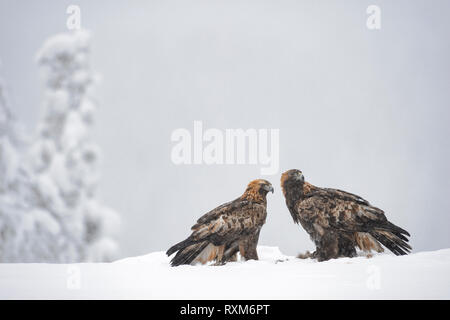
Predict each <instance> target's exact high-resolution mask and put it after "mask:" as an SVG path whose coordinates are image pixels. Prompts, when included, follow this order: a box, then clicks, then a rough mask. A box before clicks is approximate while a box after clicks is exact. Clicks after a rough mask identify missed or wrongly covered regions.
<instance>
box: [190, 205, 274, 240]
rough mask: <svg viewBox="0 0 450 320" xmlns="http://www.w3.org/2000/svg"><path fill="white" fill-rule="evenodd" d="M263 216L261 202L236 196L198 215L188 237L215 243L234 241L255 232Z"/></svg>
mask: <svg viewBox="0 0 450 320" xmlns="http://www.w3.org/2000/svg"><path fill="white" fill-rule="evenodd" d="M265 218H266V207H265V206H264V205H263V204H261V203H256V202H251V201H247V200H242V199H239V198H238V199H236V200H234V201H231V202H228V203H225V204H223V205H221V206H219V207H217V208H216V209H214V210H211V211H210V212H208V213H206V214H205V215H203V216H202V217H200V218H199V219H198V220H197V223H196V224H195V225H194V226H192V228H191V229H192V234H191V236H190V238H191V239H192V240H193V241H201V240H209V241H211V242H213V243H217V244H221V243H224V242H230V241H234V240H236V239H238V238H241V237H245V236H248V235H251V234H253V233H254V232H256V231H257V230H258V229H259V228H261V226H262V225H263V224H264V222H265Z"/></svg>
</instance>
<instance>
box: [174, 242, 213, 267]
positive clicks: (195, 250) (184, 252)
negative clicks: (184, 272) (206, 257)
mask: <svg viewBox="0 0 450 320" xmlns="http://www.w3.org/2000/svg"><path fill="white" fill-rule="evenodd" d="M208 244H209V243H208V242H207V241H203V242H200V243H194V244H191V245H188V246H186V247H184V248H183V249H181V250H179V251H178V252H177V254H176V255H175V257H173V259H172V260H171V261H170V264H171V265H172V267H176V266H180V265H183V264H191V263H192V262H193V261H194V260H195V258H197V256H198V255H199V254H200V253H202V251H203V250H204V249H205V248H206V247H207V246H208Z"/></svg>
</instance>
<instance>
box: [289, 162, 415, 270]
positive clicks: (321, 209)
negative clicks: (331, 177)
mask: <svg viewBox="0 0 450 320" xmlns="http://www.w3.org/2000/svg"><path fill="white" fill-rule="evenodd" d="M281 188H282V190H283V193H284V197H285V198H286V205H287V207H288V209H289V212H290V213H291V216H292V218H293V219H294V222H295V223H300V224H301V225H302V227H303V228H304V229H305V230H306V232H308V234H309V236H310V237H311V240H312V241H313V242H314V244H315V245H316V251H315V252H314V253H312V254H309V253H307V254H306V255H301V256H299V257H301V258H305V257H312V258H317V260H318V261H324V260H328V259H333V258H338V257H353V256H355V255H356V249H355V248H356V247H358V248H360V249H361V250H363V251H365V252H370V251H371V250H375V251H377V252H382V251H383V247H382V246H381V245H380V243H381V244H382V245H384V246H385V247H386V248H388V249H389V250H390V251H392V252H393V253H394V254H396V255H405V254H407V253H409V252H410V250H411V246H410V245H409V244H408V243H407V242H408V238H407V237H406V236H410V235H409V233H408V232H407V231H406V230H404V229H402V228H400V227H398V226H396V225H394V224H393V223H391V222H389V221H388V220H387V219H386V216H385V215H384V212H383V210H381V209H378V208H376V207H373V206H372V205H370V203H369V202H368V201H366V200H364V199H363V198H361V197H359V196H357V195H354V194H351V193H348V192H345V191H342V190H337V189H330V188H319V187H316V186H313V185H312V184H310V183H308V182H305V178H304V176H303V174H302V172H301V171H300V170H296V169H292V170H288V171H286V172H285V173H283V174H282V176H281Z"/></svg>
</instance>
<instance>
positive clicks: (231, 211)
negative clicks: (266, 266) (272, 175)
mask: <svg viewBox="0 0 450 320" xmlns="http://www.w3.org/2000/svg"><path fill="white" fill-rule="evenodd" d="M269 191H271V192H273V187H272V185H271V183H270V182H269V181H267V180H262V179H258V180H254V181H251V182H250V183H249V184H248V186H247V188H246V190H245V192H244V194H243V195H242V196H240V197H239V198H237V199H236V200H233V201H231V202H227V203H225V204H223V205H221V206H219V207H217V208H215V209H213V210H211V211H210V212H208V213H206V214H205V215H203V216H202V217H200V218H199V219H198V220H197V223H196V224H195V225H194V226H192V228H191V230H192V233H191V235H190V236H189V237H188V238H187V239H185V240H183V241H181V242H179V243H177V244H175V245H174V246H172V247H171V248H170V249H169V250H167V252H166V254H167V255H168V256H170V255H172V254H174V253H175V252H176V254H175V256H174V257H173V258H172V260H171V265H172V266H179V265H183V264H197V263H201V264H205V263H208V262H212V261H215V262H216V264H224V263H226V262H228V261H235V260H236V254H237V252H240V254H241V256H242V257H243V258H244V259H258V255H257V253H256V246H257V243H258V238H259V233H260V230H261V228H262V226H263V225H264V223H265V221H266V216H267V211H266V207H267V201H266V195H267V193H268V192H269Z"/></svg>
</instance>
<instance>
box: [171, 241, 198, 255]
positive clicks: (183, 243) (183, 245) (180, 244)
mask: <svg viewBox="0 0 450 320" xmlns="http://www.w3.org/2000/svg"><path fill="white" fill-rule="evenodd" d="M193 243H194V242H193V241H192V240H191V239H190V238H187V239H186V240H183V241H181V242H178V243H177V244H175V245H173V246H172V247H170V248H169V250H167V251H166V254H167V256H171V255H172V254H173V253H175V252H177V251H179V250H182V249H184V248H186V247H189V246H190V245H191V244H193Z"/></svg>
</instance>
